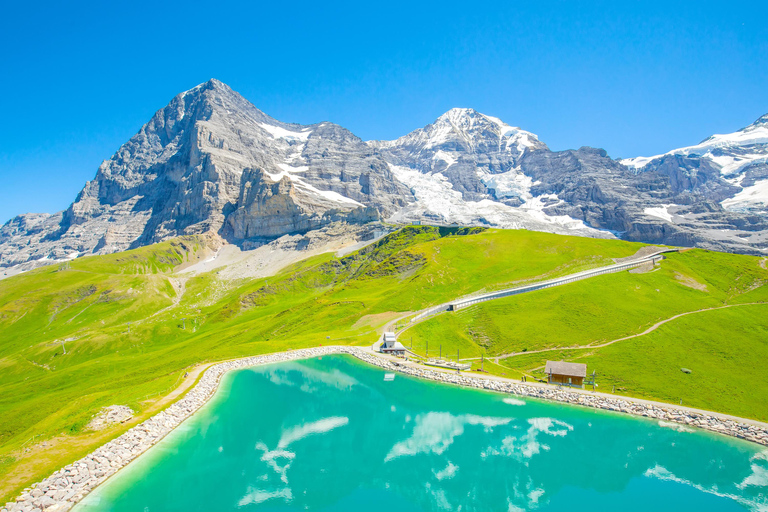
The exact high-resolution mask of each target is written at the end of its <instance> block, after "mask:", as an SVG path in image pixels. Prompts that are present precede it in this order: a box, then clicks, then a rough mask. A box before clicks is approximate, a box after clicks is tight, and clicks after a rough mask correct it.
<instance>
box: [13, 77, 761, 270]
mask: <svg viewBox="0 0 768 512" xmlns="http://www.w3.org/2000/svg"><path fill="white" fill-rule="evenodd" d="M766 123H768V115H764V116H761V117H760V118H759V119H758V120H757V121H756V122H755V123H753V124H752V125H750V126H748V127H745V128H744V129H742V130H740V131H739V132H734V134H726V135H713V136H712V137H709V138H708V139H706V140H705V141H703V142H702V143H701V144H699V145H698V146H691V147H688V148H681V149H679V150H672V151H670V152H668V153H665V154H664V155H657V156H656V157H646V158H643V157H637V158H635V159H625V160H613V159H611V158H610V157H609V156H608V155H607V153H606V152H605V151H604V150H601V149H596V148H586V147H585V148H580V149H577V150H566V151H551V150H550V149H549V148H548V147H547V145H546V144H545V143H544V142H542V141H540V140H539V138H538V136H536V135H535V134H533V133H531V132H528V131H526V130H523V129H521V128H518V127H515V126H511V125H508V124H506V123H504V122H503V121H502V120H500V119H498V118H495V117H492V116H488V115H485V114H482V113H480V112H477V111H476V110H474V109H471V108H454V109H451V110H449V111H448V112H446V113H444V114H442V115H441V116H439V117H438V118H437V119H436V120H435V121H434V122H433V123H430V124H429V125H427V126H425V127H423V128H418V129H416V130H413V131H412V132H410V133H408V134H406V135H403V136H402V137H399V138H397V139H395V140H392V141H363V140H362V139H360V138H359V137H357V136H356V135H354V134H353V133H351V132H350V131H349V130H347V129H345V128H343V127H341V126H338V125H335V124H333V123H330V122H321V123H315V124H311V125H300V124H295V123H284V122H282V121H279V120H277V119H274V118H272V117H270V116H269V115H267V114H265V113H264V112H262V111H261V110H259V109H258V108H257V107H255V106H254V105H253V104H251V103H250V102H249V101H248V100H246V99H245V98H243V97H242V96H241V95H240V94H238V93H237V92H235V91H234V90H232V89H231V88H230V87H229V86H227V85H226V84H224V83H223V82H220V81H219V80H216V79H211V80H208V81H207V82H204V83H202V84H200V85H198V86H196V87H193V88H192V89H190V90H188V91H185V92H182V93H180V94H178V95H176V96H174V98H172V99H171V101H170V102H169V103H168V105H166V106H165V107H163V108H161V109H159V110H158V111H156V112H155V114H154V115H153V116H152V118H151V119H150V120H149V121H148V122H147V123H146V124H145V125H143V126H142V127H141V128H140V129H139V131H138V132H137V133H136V134H135V135H134V136H133V137H131V138H130V139H129V140H128V141H127V142H126V143H124V144H123V145H121V147H120V148H119V149H118V150H117V151H116V152H115V154H114V155H113V156H112V157H111V158H110V159H108V160H105V161H104V162H102V164H101V165H100V166H99V168H98V170H97V173H96V176H95V177H94V179H93V180H90V181H88V182H87V183H86V184H85V186H84V187H83V189H82V190H81V192H80V193H79V194H78V195H77V197H76V199H75V201H74V202H73V203H72V204H71V205H70V206H69V207H68V208H67V209H66V210H64V211H62V212H58V213H55V214H24V215H20V216H17V217H14V218H13V219H11V220H10V221H8V222H7V223H6V224H5V225H4V226H2V228H0V269H4V270H3V273H4V274H5V275H8V274H9V270H8V269H16V270H17V271H18V270H24V269H26V268H34V267H35V266H39V265H42V264H48V263H51V262H55V261H65V260H67V259H71V258H73V257H77V256H80V255H83V254H104V253H110V252H116V251H121V250H125V249H128V248H134V247H139V246H143V245H147V244H151V243H155V242H159V241H163V240H167V239H169V238H173V237H175V236H180V235H191V234H201V233H206V232H214V233H216V234H218V235H220V236H222V237H223V238H224V239H226V240H228V241H229V242H230V243H236V244H249V245H250V246H258V245H259V244H263V243H266V242H268V241H269V240H273V239H275V238H279V237H280V236H283V235H289V234H296V233H305V232H308V231H311V230H314V229H320V228H322V227H324V226H327V225H330V224H333V223H351V224H365V223H370V222H378V221H381V220H389V221H392V222H425V223H436V224H454V223H456V224H468V225H481V226H496V227H503V228H527V229H534V230H541V231H551V232H555V233H570V234H578V235H582V236H593V237H620V238H625V239H628V240H634V241H646V242H650V243H669V244H676V245H687V246H694V245H696V246H701V247H708V248H713V249H718V250H728V251H734V252H752V253H762V252H764V251H765V248H766V247H768V239H766V236H765V235H766V230H768V224H767V223H766V221H765V219H764V215H761V214H762V213H764V211H765V201H764V199H765V197H768V185H767V184H768V166H767V165H766V164H765V160H766V158H765V156H766V155H768V126H764V125H766ZM763 132H765V134H763ZM738 134H741V135H738ZM763 135H765V137H764V138H763ZM692 148H699V150H706V151H705V152H703V153H702V154H699V153H696V152H695V151H694V149H692ZM764 192H765V193H764ZM740 194H741V195H740ZM764 196H765V197H764Z"/></svg>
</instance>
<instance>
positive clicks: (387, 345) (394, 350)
mask: <svg viewBox="0 0 768 512" xmlns="http://www.w3.org/2000/svg"><path fill="white" fill-rule="evenodd" d="M379 352H383V353H385V354H394V355H396V356H398V357H402V356H404V355H405V347H404V346H403V344H402V343H400V342H399V341H397V339H396V338H395V333H393V332H385V333H384V341H382V342H381V345H380V346H379Z"/></svg>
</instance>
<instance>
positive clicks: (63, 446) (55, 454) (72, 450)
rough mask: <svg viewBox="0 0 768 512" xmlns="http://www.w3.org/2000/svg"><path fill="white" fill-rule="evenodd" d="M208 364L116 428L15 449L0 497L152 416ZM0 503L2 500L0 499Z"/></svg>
mask: <svg viewBox="0 0 768 512" xmlns="http://www.w3.org/2000/svg"><path fill="white" fill-rule="evenodd" d="M212 364H215V363H206V364H201V365H197V366H196V367H194V368H192V369H191V370H188V371H187V372H186V373H187V376H186V377H184V378H183V380H182V381H181V383H180V384H179V385H178V386H177V387H176V388H174V389H173V390H172V391H171V392H170V393H168V394H167V395H165V396H162V397H160V398H157V399H155V401H154V402H152V401H151V400H150V401H148V402H149V406H148V407H147V408H146V409H144V410H143V411H141V413H139V414H137V415H136V416H134V417H133V418H132V419H130V420H128V421H126V422H125V423H123V424H121V425H120V426H119V427H118V426H114V427H111V428H108V429H106V430H102V431H99V432H89V433H87V434H81V435H78V436H66V435H61V436H56V437H54V438H51V439H46V440H45V441H41V442H39V443H36V444H34V445H32V446H30V447H29V448H26V449H25V450H24V452H23V453H22V454H21V455H20V456H19V452H18V451H16V452H15V453H13V455H14V456H18V459H17V460H16V461H15V462H13V463H12V467H11V469H10V470H9V471H8V472H7V473H6V474H4V475H3V478H2V479H0V496H10V495H13V494H18V490H19V486H23V485H25V484H26V483H28V482H31V481H37V480H40V479H41V478H44V477H46V476H48V475H49V474H50V473H53V472H54V471H56V470H57V469H59V468H60V467H62V466H63V465H65V464H67V461H72V460H77V459H79V458H80V457H83V456H85V455H87V454H88V453H91V452H92V451H93V450H95V449H96V448H98V447H99V446H101V445H103V444H105V443H107V442H109V441H110V440H112V439H114V438H116V437H118V436H120V435H121V434H123V433H124V432H125V431H126V430H128V429H129V428H132V427H134V426H136V425H138V424H139V423H141V422H142V421H144V420H146V419H147V418H149V417H151V416H154V415H155V414H157V413H158V412H160V411H161V410H162V409H165V408H166V407H167V406H169V405H171V404H172V403H173V402H175V401H176V400H177V399H179V398H181V397H182V396H183V395H184V394H185V393H186V392H187V391H189V390H190V389H191V388H192V386H193V385H194V384H195V383H196V382H197V381H198V378H199V377H200V376H201V375H202V373H203V372H204V371H205V370H206V369H208V367H209V366H211V365H212ZM148 402H145V403H148ZM0 503H4V502H3V501H2V500H0ZM0 508H2V507H0Z"/></svg>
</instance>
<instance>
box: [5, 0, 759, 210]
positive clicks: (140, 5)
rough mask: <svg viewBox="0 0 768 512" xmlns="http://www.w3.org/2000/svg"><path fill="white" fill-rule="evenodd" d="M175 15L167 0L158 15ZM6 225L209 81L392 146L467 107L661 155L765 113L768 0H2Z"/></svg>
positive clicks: (273, 108) (559, 138)
mask: <svg viewBox="0 0 768 512" xmlns="http://www.w3.org/2000/svg"><path fill="white" fill-rule="evenodd" d="M159 4H164V5H159ZM2 11H3V12H2V16H0V43H1V44H2V48H3V51H2V52H1V53H0V106H1V107H2V110H0V112H2V116H3V122H2V123H1V124H0V179H1V181H0V223H2V222H5V221H6V220H7V219H9V218H10V217H12V216H14V215H17V214H20V213H25V212H44V211H47V212H55V211H58V210H62V209H64V208H66V207H67V206H68V205H69V204H70V203H71V202H72V200H74V198H75V195H76V194H77V192H78V191H79V190H80V189H81V188H82V186H83V184H84V183H85V181H86V180H89V179H91V178H93V176H94V175H95V173H96V169H97V167H98V165H99V163H100V162H101V161H102V160H104V159H107V158H109V157H110V156H111V155H112V154H113V153H114V152H115V150H117V148H118V147H119V146H120V145H121V144H122V143H123V142H125V141H126V140H128V138H130V137H131V136H132V135H133V134H134V133H136V131H137V130H138V129H139V128H140V127H141V125H142V124H143V123H145V122H146V121H148V120H149V118H150V117H151V116H152V114H153V113H154V112H155V111H156V110H158V109H160V108H162V107H163V106H164V105H165V104H167V103H168V101H169V100H170V99H171V98H172V97H173V96H174V95H176V94H177V93H179V92H181V91H184V90H186V89H189V88H191V87H193V86H195V85H197V84H198V83H201V82H204V81H205V80H207V79H209V78H212V77H215V78H218V79H220V80H222V81H224V82H225V83H227V84H229V85H230V86H231V87H232V88H234V89H235V90H237V91H239V92H240V93H241V94H243V95H244V96H245V97H246V98H247V99H249V100H250V101H251V102H252V103H254V104H255V105H256V106H257V107H259V108H260V109H262V110H263V111H265V112H266V113H267V114H269V115H271V116H273V117H275V118H277V119H280V120H282V121H289V122H299V123H314V122H319V121H332V122H335V123H338V124H341V125H342V126H345V127H346V128H348V129H350V130H352V132H354V133H356V134H357V135H359V136H360V137H362V138H363V139H390V138H395V137H397V136H400V135H403V134H405V133H407V132H409V131H410V130H413V129H415V128H418V127H421V126H424V125H426V124H428V123H430V122H432V121H433V120H434V119H435V118H436V117H438V116H439V115H440V114H441V113H443V112H445V111H446V110H448V109H450V108H452V107H472V108H475V109H477V110H479V111H481V112H483V113H486V114H491V115H495V116H497V117H500V118H501V119H503V120H504V121H506V122H507V123H509V124H512V125H516V126H520V127H523V128H525V129H527V130H530V131H532V132H534V133H536V134H538V135H539V137H540V138H541V140H542V141H544V142H545V143H547V144H548V145H549V146H550V148H552V149H555V150H561V149H568V148H577V147H579V146H583V145H589V146H597V147H603V148H605V149H606V150H608V153H609V154H610V155H611V156H613V157H630V156H638V155H650V154H657V153H661V152H665V151H668V150H670V149H673V148H676V147H680V146H685V145H690V144H695V143H697V142H699V141H700V140H701V139H703V138H705V137H707V136H708V135H710V134H712V133H724V132H730V131H734V130H736V129H739V128H741V127H743V126H745V125H748V124H750V123H751V122H753V121H754V120H755V119H756V118H757V117H759V116H760V115H762V114H765V113H766V112H768V24H767V23H766V19H768V2H765V1H752V2H738V1H732V2H727V3H724V2H709V3H707V2H636V1H629V0H626V1H611V2H608V1H606V2H576V1H569V2H538V1H536V2H532V1H524V2H521V1H496V2H482V1H475V2H458V3H452V2H448V1H445V2H439V3H437V2H435V3H421V2H417V1H413V0H411V1H409V2H402V3H401V2H373V3H364V2H354V3H346V4H343V3H335V2H319V1H314V2H311V3H304V2H298V1H297V2H245V1H244V2H228V1H224V0H218V1H216V2H211V1H206V2H194V1H185V2H178V3H176V4H175V5H174V4H172V3H171V2H157V1H152V2H142V1H132V2H117V1H115V2H93V3H92V4H88V3H82V2H69V1H67V2H61V1H58V2H55V3H54V2H52V3H45V2H34V3H33V2H5V3H4V6H3V9H2Z"/></svg>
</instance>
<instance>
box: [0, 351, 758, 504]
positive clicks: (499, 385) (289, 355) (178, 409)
mask: <svg viewBox="0 0 768 512" xmlns="http://www.w3.org/2000/svg"><path fill="white" fill-rule="evenodd" d="M330 354H349V355H352V356H355V357H357V358H358V359H360V360H362V361H364V362H366V363H369V364H372V365H375V366H378V367H380V368H383V369H385V370H389V371H396V372H401V373H405V374H408V375H413V376H416V377H421V378H424V379H430V380H435V381H439V382H445V383H450V384H455V385H459V386H466V387H473V388H479V389H486V390H490V391H496V392H500V393H510V394H514V395H518V396H525V397H531V398H543V399H547V400H554V401H557V402H563V403H568V404H575V405H583V406H587V407H594V408H597V409H604V410H609V411H616V412H624V413H628V414H634V415H637V416H643V417H647V418H652V419H658V420H660V421H667V422H675V423H678V424H681V425H688V426H693V427H699V428H702V429H706V430H711V431H713V432H717V433H720V434H725V435H729V436H734V437H738V438H740V439H745V440H748V441H752V442H754V443H758V444H761V445H765V446H768V428H766V427H761V426H757V425H750V424H747V423H743V422H739V421H735V420H731V419H722V418H718V417H716V416H712V415H708V414H704V413H699V412H693V411H689V410H683V409H681V408H676V407H675V406H672V405H669V406H658V405H654V404H646V403H637V402H633V401H630V400H624V399H622V398H612V397H611V398H607V397H603V396H597V395H590V394H585V393H578V392H574V391H568V390H564V389H561V388H555V387H552V388H549V387H546V388H545V387H538V386H531V385H526V384H522V383H516V382H512V381H502V380H495V379H494V380H491V379H486V378H482V377H477V376H470V375H464V374H457V373H446V372H442V371H436V370H430V369H426V368H424V369H422V368H419V367H412V366H408V365H403V364H397V363H395V362H393V361H391V360H389V359H385V358H382V357H379V356H377V355H375V354H374V353H372V352H371V351H370V350H369V349H365V348H360V347H345V346H329V347H317V348H308V349H300V350H293V351H288V352H279V353H276V354H268V355H263V356H254V357H247V358H243V359H236V360H232V361H226V362H223V363H219V364H216V365H213V366H211V367H210V368H208V369H207V370H206V371H205V373H204V374H203V377H202V378H201V379H200V381H199V382H198V383H197V385H196V386H195V387H194V388H193V389H192V390H190V391H189V392H188V393H187V394H186V395H185V396H184V397H183V398H182V399H181V400H179V401H178V402H176V403H174V404H173V405H171V406H170V407H168V408H167V409H165V410H164V411H162V412H160V413H158V414H156V415H155V416H153V417H151V418H149V419H147V420H145V421H144V422H142V423H140V424H139V425H136V426H135V427H133V428H131V429H130V430H128V431H127V432H125V433H124V434H123V435H121V436H120V437H118V438H116V439H113V440H112V441H110V442H108V443H106V444H104V445H103V446H100V447H99V448H97V449H96V450H95V451H94V452H92V453H91V454H89V455H86V456H85V457H83V458H82V459H80V460H78V461H77V462H74V463H72V464H69V465H68V466H65V467H63V468H62V469H60V470H58V471H56V472H54V473H53V474H52V475H51V476H49V477H48V478H46V479H44V480H42V481H41V482H38V483H36V484H33V485H32V486H31V487H29V488H27V489H25V490H24V492H22V494H21V495H20V496H19V497H18V498H16V501H15V502H10V503H7V504H6V505H5V506H4V507H2V508H0V512H42V511H43V510H45V511H46V512H60V511H65V510H69V509H71V508H72V507H73V506H74V505H75V504H76V503H77V502H79V501H80V500H82V499H83V498H84V497H85V496H86V495H87V494H88V493H89V492H91V491H92V490H93V489H94V488H96V487H97V486H98V485H100V484H101V483H103V482H104V481H106V480H107V479H108V478H109V477H110V476H112V475H113V474H115V473H116V472H117V471H118V470H119V469H120V468H122V467H124V466H126V465H127V464H128V463H129V462H131V461H132V460H134V459H136V458H137V457H138V456H139V455H141V454H142V453H144V452H145V451H146V450H148V449H149V448H150V447H152V446H153V445H155V444H156V443H157V442H158V441H160V440H161V439H162V438H163V437H165V436H166V435H168V434H169V433H170V432H171V431H172V430H173V429H175V428H176V427H177V426H179V425H180V424H181V423H182V422H183V421H184V420H186V419H187V418H189V417H190V416H191V415H192V414H194V413H195V412H196V411H197V410H198V409H200V408H201V407H202V406H203V405H204V404H205V403H206V402H207V401H208V400H209V399H210V398H211V397H212V396H213V394H214V393H215V392H216V389H217V387H218V385H219V382H220V381H221V377H222V376H223V375H224V374H225V373H227V372H229V371H231V370H236V369H241V368H246V367H250V366H257V365H264V364H271V363H279V362H283V361H290V360H296V359H306V358H310V357H317V356H324V355H330Z"/></svg>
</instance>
